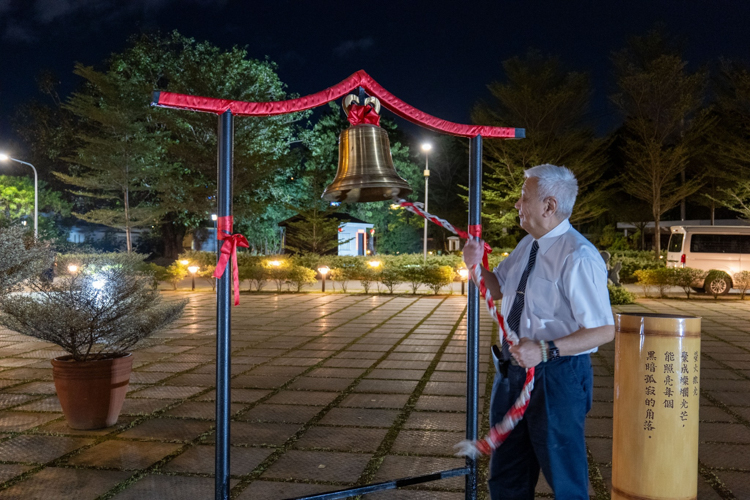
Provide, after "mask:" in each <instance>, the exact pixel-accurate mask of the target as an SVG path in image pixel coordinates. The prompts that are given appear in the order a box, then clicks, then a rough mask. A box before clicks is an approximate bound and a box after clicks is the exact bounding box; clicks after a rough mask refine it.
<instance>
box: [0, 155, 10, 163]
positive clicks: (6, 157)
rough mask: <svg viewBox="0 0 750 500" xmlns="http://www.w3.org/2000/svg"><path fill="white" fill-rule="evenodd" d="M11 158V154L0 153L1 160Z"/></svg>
mask: <svg viewBox="0 0 750 500" xmlns="http://www.w3.org/2000/svg"><path fill="white" fill-rule="evenodd" d="M8 160H10V156H8V155H6V154H5V153H0V161H8Z"/></svg>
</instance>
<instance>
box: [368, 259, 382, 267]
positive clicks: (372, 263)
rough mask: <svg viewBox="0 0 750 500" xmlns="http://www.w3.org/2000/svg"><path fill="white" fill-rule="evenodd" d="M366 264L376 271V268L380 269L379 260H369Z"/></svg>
mask: <svg viewBox="0 0 750 500" xmlns="http://www.w3.org/2000/svg"><path fill="white" fill-rule="evenodd" d="M368 264H370V267H372V268H373V269H377V268H378V267H380V261H379V260H371V261H370V262H368Z"/></svg>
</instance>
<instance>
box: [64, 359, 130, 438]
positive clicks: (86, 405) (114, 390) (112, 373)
mask: <svg viewBox="0 0 750 500" xmlns="http://www.w3.org/2000/svg"><path fill="white" fill-rule="evenodd" d="M132 369H133V355H132V354H130V353H128V354H126V355H125V356H121V357H118V358H112V357H103V358H99V359H92V360H90V361H82V362H81V361H75V360H73V357H72V356H61V357H59V358H55V359H53V360H52V376H53V378H54V380H55V389H56V390H57V397H58V398H59V399H60V405H61V406H62V409H63V413H64V414H65V420H66V421H67V422H68V426H69V427H70V428H71V429H81V430H84V429H101V428H104V427H110V426H112V425H115V424H116V423H117V418H118V417H119V416H120V410H122V403H123V402H124V401H125V395H126V394H127V392H128V384H129V383H130V372H131V371H132Z"/></svg>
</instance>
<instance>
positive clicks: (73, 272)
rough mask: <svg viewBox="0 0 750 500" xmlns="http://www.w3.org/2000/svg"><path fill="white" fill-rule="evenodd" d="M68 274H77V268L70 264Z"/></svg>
mask: <svg viewBox="0 0 750 500" xmlns="http://www.w3.org/2000/svg"><path fill="white" fill-rule="evenodd" d="M68 272H69V273H70V274H75V273H77V272H78V266H76V265H75V264H71V265H69V266H68Z"/></svg>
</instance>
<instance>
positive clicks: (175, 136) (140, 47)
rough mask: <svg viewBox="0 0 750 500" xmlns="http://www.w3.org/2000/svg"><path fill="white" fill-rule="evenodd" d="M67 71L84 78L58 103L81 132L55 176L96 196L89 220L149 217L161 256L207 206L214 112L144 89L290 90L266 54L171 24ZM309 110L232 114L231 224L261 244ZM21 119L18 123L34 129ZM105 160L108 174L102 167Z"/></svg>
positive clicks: (250, 96)
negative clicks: (152, 103) (172, 103)
mask: <svg viewBox="0 0 750 500" xmlns="http://www.w3.org/2000/svg"><path fill="white" fill-rule="evenodd" d="M76 72H77V74H79V75H80V76H82V77H83V78H84V80H85V85H84V87H83V89H82V90H80V91H79V92H77V93H76V94H75V95H74V96H73V98H72V99H71V101H69V102H68V104H67V106H65V108H64V110H66V111H67V110H69V111H71V113H69V114H71V115H73V114H75V116H74V118H78V119H79V120H80V122H81V123H80V124H77V123H75V121H76V120H73V122H74V124H75V127H79V128H80V127H82V130H83V132H82V133H81V134H79V137H80V141H81V142H80V144H79V145H78V146H77V148H76V154H75V158H71V159H74V163H73V164H72V165H71V168H70V170H71V171H70V172H63V171H62V170H63V169H59V171H60V173H61V176H60V178H63V179H65V180H66V182H71V183H74V185H77V186H79V187H80V188H82V190H81V191H80V192H79V194H86V195H95V196H94V197H91V196H90V198H91V199H93V200H94V201H95V205H94V206H93V208H94V210H92V211H85V210H82V211H81V212H85V215H84V214H83V213H81V215H82V216H83V217H88V218H89V220H93V221H95V222H102V223H105V224H111V225H115V226H120V227H123V228H126V227H127V226H129V227H134V226H136V225H140V224H149V225H155V226H156V228H155V231H156V232H158V233H159V234H160V235H161V237H162V238H163V240H164V247H165V254H166V256H168V257H176V256H177V255H178V254H179V252H181V251H182V241H183V238H184V236H185V234H186V233H187V232H188V231H190V230H192V229H194V228H197V227H200V226H201V225H202V224H204V223H205V222H206V221H208V220H210V215H211V214H212V213H216V209H215V206H216V148H217V132H216V128H217V127H216V125H217V119H216V117H215V116H213V115H210V114H204V113H190V112H185V111H171V110H164V109H156V108H151V107H149V98H150V96H151V92H152V91H153V90H164V91H170V92H177V93H185V94H193V95H206V96H215V97H222V98H226V99H236V100H243V101H269V100H271V101H273V100H282V99H287V98H289V97H290V96H288V95H287V93H286V91H285V88H284V84H283V83H282V82H281V81H280V80H279V78H278V75H277V74H276V67H275V65H274V64H273V63H272V62H270V61H258V60H254V59H250V58H249V57H248V54H247V51H246V50H244V49H241V48H238V47H234V48H232V49H229V50H222V49H220V48H218V47H216V46H214V45H212V44H211V43H209V42H196V41H195V40H194V39H192V38H187V37H184V36H182V35H180V34H179V33H177V32H176V31H175V32H172V33H170V34H168V35H165V36H162V35H160V34H148V35H141V36H136V37H133V38H132V39H131V40H130V43H129V46H128V48H127V49H125V50H124V51H123V52H121V53H118V54H113V55H112V56H111V57H110V59H109V60H108V61H107V62H106V64H105V68H104V69H103V70H101V71H97V70H94V69H93V68H87V67H83V66H80V65H79V66H77V67H76ZM42 111H45V110H42ZM73 112H74V113H73ZM308 114H309V113H297V114H293V115H284V116H277V117H252V118H251V117H242V118H237V119H236V120H235V130H234V141H235V143H234V169H235V177H234V186H233V188H234V200H233V201H234V217H235V231H237V232H244V233H245V234H247V235H248V237H249V239H250V241H251V242H252V243H253V244H254V245H261V244H264V245H265V246H268V240H269V238H271V239H273V238H275V237H276V235H275V234H274V233H275V232H277V230H278V228H277V227H276V224H277V223H278V221H279V220H282V219H284V218H286V217H288V216H289V215H291V214H289V213H287V212H285V211H284V210H282V212H283V214H279V213H278V211H277V210H276V206H274V203H275V202H276V201H277V194H278V193H279V191H280V189H278V188H277V186H278V185H279V183H280V181H282V180H283V179H288V178H289V177H290V175H288V173H289V172H290V171H291V169H292V168H293V166H294V164H295V161H296V160H297V158H296V156H295V155H294V154H290V147H289V146H290V144H291V143H292V142H293V141H294V133H295V127H296V125H295V122H296V121H298V120H300V119H302V118H303V117H305V116H308ZM36 116H37V117H38V122H39V123H43V122H44V120H47V119H48V116H47V114H45V112H39V113H37V115H36ZM58 121H61V120H58ZM55 123H57V122H55ZM22 125H23V128H24V129H25V130H30V129H32V128H33V127H30V126H28V124H27V123H24V124H22ZM60 128H64V127H62V126H61V127H60ZM27 137H28V138H29V140H31V139H33V137H34V135H33V134H31V133H29V134H27ZM58 137H59V135H58ZM58 142H59V141H52V140H49V141H47V142H46V144H47V145H48V150H49V152H50V154H52V152H53V151H61V154H62V151H63V150H62V149H60V148H59V147H58V146H57V144H58ZM126 146H127V147H126ZM118 148H119V149H118ZM105 158H106V159H107V160H106V161H105V160H104V159H105ZM107 169H110V170H111V171H113V172H114V174H116V175H105V172H107ZM66 174H67V177H66V176H65V175H66ZM75 182H78V184H75ZM281 184H283V182H281ZM99 187H101V188H103V189H99ZM146 188H147V189H146ZM282 191H283V190H282ZM125 193H127V196H126V195H125ZM115 194H116V197H115V198H113V196H115ZM280 201H282V202H284V201H292V200H286V199H283V197H282V199H281V200H280ZM87 208H88V207H87ZM126 209H127V212H126ZM282 215H283V216H282ZM154 219H156V223H154V222H153V221H154Z"/></svg>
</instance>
